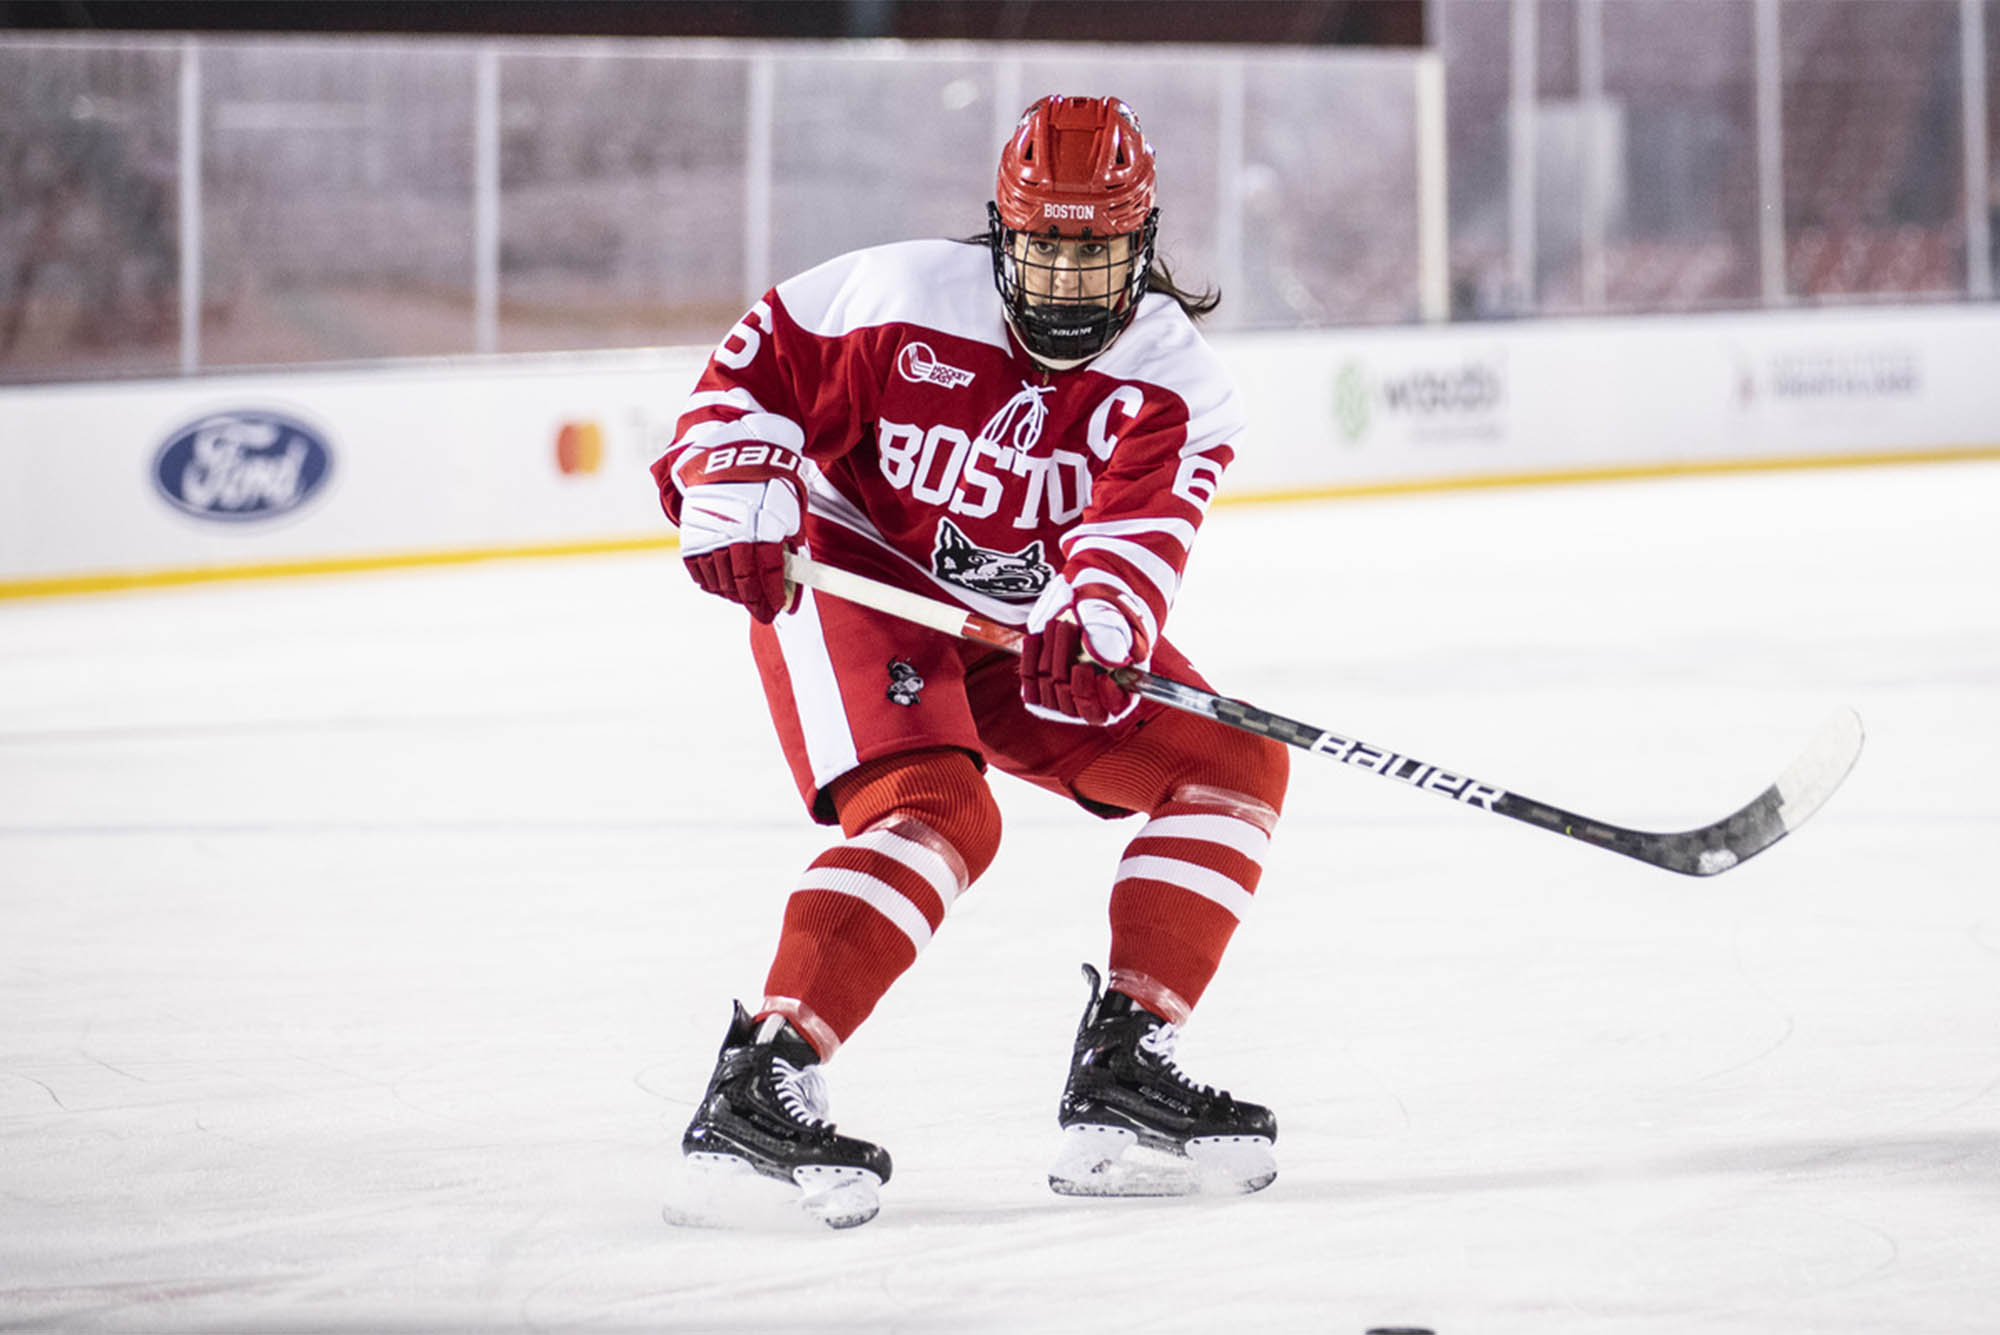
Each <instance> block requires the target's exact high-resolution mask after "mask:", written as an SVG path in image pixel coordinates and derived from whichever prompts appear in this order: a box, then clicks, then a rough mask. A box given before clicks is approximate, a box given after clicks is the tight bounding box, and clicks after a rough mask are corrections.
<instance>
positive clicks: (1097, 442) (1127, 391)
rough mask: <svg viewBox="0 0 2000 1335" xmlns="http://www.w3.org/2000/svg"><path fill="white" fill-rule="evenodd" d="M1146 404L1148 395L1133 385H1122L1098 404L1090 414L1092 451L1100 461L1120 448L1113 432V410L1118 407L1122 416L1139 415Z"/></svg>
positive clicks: (1089, 438)
mask: <svg viewBox="0 0 2000 1335" xmlns="http://www.w3.org/2000/svg"><path fill="white" fill-rule="evenodd" d="M1145 406H1146V396H1145V395H1144V394H1141V393H1140V392H1139V391H1138V390H1137V389H1136V388H1134V387H1133V386H1131V385H1120V386H1119V387H1118V388H1116V389H1114V390H1112V391H1111V393H1110V394H1108V395H1106V396H1105V399H1104V402H1102V403H1100V404H1098V405H1097V411H1096V412H1094V413H1092V414H1091V415H1090V435H1089V437H1088V440H1089V443H1090V452H1091V453H1092V454H1094V455H1096V456H1097V458H1098V460H1099V462H1102V461H1103V460H1106V459H1109V458H1110V457H1111V451H1113V450H1115V449H1117V448H1118V437H1116V436H1114V435H1112V434H1111V410H1112V409H1113V408H1116V409H1117V410H1118V415H1119V416H1120V417H1126V418H1131V417H1137V416H1138V415H1139V410H1140V409H1141V408H1143V407H1145Z"/></svg>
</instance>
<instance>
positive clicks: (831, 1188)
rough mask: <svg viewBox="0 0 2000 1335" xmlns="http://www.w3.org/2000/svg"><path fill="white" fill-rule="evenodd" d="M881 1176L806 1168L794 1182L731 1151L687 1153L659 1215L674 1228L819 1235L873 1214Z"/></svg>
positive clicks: (857, 1170)
mask: <svg viewBox="0 0 2000 1335" xmlns="http://www.w3.org/2000/svg"><path fill="white" fill-rule="evenodd" d="M880 1186H881V1180H880V1179H879V1178H877V1177H876V1176H875V1174H873V1173H871V1172H868V1171H867V1170H866V1169H861V1168H836V1167H828V1166H814V1167H804V1168H800V1169H798V1170H796V1171H795V1172H794V1173H793V1181H792V1182H789V1183H787V1182H784V1181H781V1180H779V1179H778V1178H774V1177H766V1176H764V1175H763V1174H762V1173H760V1172H758V1171H757V1170H756V1169H755V1168H753V1167H751V1165H750V1161H749V1160H747V1159H744V1158H741V1157H739V1156H737V1155H734V1154H717V1153H714V1152H709V1151H698V1152H696V1153H693V1154H689V1155H687V1156H686V1157H685V1158H684V1159H683V1160H682V1162H681V1164H680V1166H679V1167H678V1169H677V1170H676V1171H674V1172H673V1173H672V1174H671V1175H670V1176H669V1179H668V1183H667V1191H666V1200H665V1202H664V1203H663V1204H662V1206H661V1207H660V1217H661V1218H662V1219H664V1220H665V1221H666V1222H667V1223H669V1224H672V1225H673V1226H674V1227H676V1228H709V1229H726V1230H732V1231H741V1232H753V1233H817V1232H819V1231H820V1230H821V1229H822V1228H854V1227H856V1226H858V1225H861V1224H865V1223H867V1222H868V1221H869V1220H871V1219H873V1218H874V1217H875V1214H876V1211H877V1210H879V1209H880V1208H881V1207H880V1204H879V1201H878V1199H877V1189H878V1188H879V1187H880Z"/></svg>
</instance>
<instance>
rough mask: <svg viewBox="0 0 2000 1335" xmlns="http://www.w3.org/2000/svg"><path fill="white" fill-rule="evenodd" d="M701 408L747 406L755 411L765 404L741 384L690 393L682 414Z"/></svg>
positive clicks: (762, 408) (761, 410)
mask: <svg viewBox="0 0 2000 1335" xmlns="http://www.w3.org/2000/svg"><path fill="white" fill-rule="evenodd" d="M701 408H746V409H748V410H749V411H751V412H753V413H761V412H763V411H764V405H763V404H761V403H759V402H757V400H756V398H755V397H753V396H752V395H751V393H750V391H749V390H747V389H744V388H743V387H742V386H740V385H739V386H737V387H736V388H734V389H704V390H702V391H700V392H699V393H696V394H690V395H688V398H687V402H686V403H685V404H683V405H682V406H681V416H683V417H685V416H687V415H688V414H689V413H691V412H694V411H696V410H697V409H701Z"/></svg>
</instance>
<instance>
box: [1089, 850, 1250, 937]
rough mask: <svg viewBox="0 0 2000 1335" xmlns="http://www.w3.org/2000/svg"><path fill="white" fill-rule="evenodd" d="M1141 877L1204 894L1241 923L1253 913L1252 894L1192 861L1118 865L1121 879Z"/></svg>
mask: <svg viewBox="0 0 2000 1335" xmlns="http://www.w3.org/2000/svg"><path fill="white" fill-rule="evenodd" d="M1134 877H1136V878H1141V879H1144V880H1148V881H1163V882H1165V883H1166V884H1168V885H1171V886H1176V887H1178V888H1180V889H1182V890H1186V891H1188V892H1189V893H1190V894H1196V895H1200V896H1201V897H1202V898H1203V899H1206V900H1208V901H1210V902H1211V903H1214V904H1218V905H1220V906H1221V907H1222V908H1224V909H1226V910H1227V911H1228V913H1229V916H1231V917H1232V918H1235V919H1236V920H1237V921H1238V922H1241V921H1242V920H1243V919H1244V917H1245V916H1247V915H1248V914H1249V912H1250V901H1251V894H1250V892H1249V891H1248V890H1245V889H1244V888H1243V887H1242V886H1240V885H1238V884H1237V883H1236V882H1234V881H1232V880H1230V879H1229V878H1228V877H1227V876H1224V875H1223V874H1222V873H1221V872H1219V871H1210V870H1209V869H1208V868H1206V867H1198V866H1196V865H1195V864H1194V863H1192V862H1182V861H1181V860H1180V859H1179V858H1159V857H1147V856H1143V855H1142V856H1139V857H1133V858H1126V859H1125V860H1124V861H1123V862H1121V863H1119V864H1118V879H1119V880H1121V881H1123V880H1126V879H1128V878H1134Z"/></svg>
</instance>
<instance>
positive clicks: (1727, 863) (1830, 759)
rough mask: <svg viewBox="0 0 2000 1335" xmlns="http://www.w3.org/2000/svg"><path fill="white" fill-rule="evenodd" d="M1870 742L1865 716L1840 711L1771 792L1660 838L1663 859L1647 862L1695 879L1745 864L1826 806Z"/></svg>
mask: <svg viewBox="0 0 2000 1335" xmlns="http://www.w3.org/2000/svg"><path fill="white" fill-rule="evenodd" d="M1865 737H1866V733H1865V732H1864V731H1863V729H1862V726H1861V716H1860V715H1859V714H1857V713H1855V712H1854V711H1853V710H1852V709H1842V710H1839V711H1837V712H1835V713H1834V715H1833V717H1831V718H1829V719H1828V720H1827V721H1826V722H1825V723H1823V724H1821V725H1820V729H1819V731H1818V732H1817V733H1815V734H1814V735H1813V739H1812V741H1811V743H1809V744H1808V745H1807V747H1806V749H1805V750H1804V751H1802V752H1801V753H1800V754H1799V757H1798V759H1796V760H1794V761H1793V762H1792V763H1791V764H1790V765H1789V766H1788V767H1786V769H1785V772H1784V773H1783V774H1780V775H1779V776H1778V778H1777V781H1776V782H1774V783H1773V784H1772V785H1771V786H1770V787H1769V788H1766V789H1765V790H1764V791H1763V792H1762V793H1759V794H1758V795H1757V796H1756V797H1755V798H1753V799H1752V800H1751V801H1750V802H1749V803H1748V804H1747V805H1745V806H1744V807H1743V808H1742V809H1740V810H1738V811H1734V812H1731V813H1730V814H1729V815H1727V816H1724V817H1723V818H1722V819H1721V820H1719V821H1716V822H1715V823H1714V824H1712V825H1704V826H1702V827H1701V828H1700V829H1698V830H1687V831H1684V832H1682V833H1679V834H1669V835H1660V836H1658V838H1659V841H1660V846H1659V848H1658V849H1657V850H1655V852H1656V854H1657V855H1656V856H1653V857H1649V858H1647V859H1646V860H1647V861H1650V862H1657V863H1658V864H1659V865H1660V866H1662V867H1665V868H1667V869H1668V870H1670V871H1678V872H1685V873H1686V874H1688V875H1690V876H1715V875H1718V874H1720V873H1722V872H1725V871H1728V870H1729V869H1730V868H1731V867H1736V866H1740V865H1742V864H1743V863H1745V862H1747V861H1749V860H1750V859H1751V858H1753V857H1755V856H1756V855H1757V854H1759V853H1761V852H1763V851H1764V850H1765V849H1767V848H1769V847H1770V846H1771V845H1772V844H1775V843H1777V842H1778V841H1779V840H1780V839H1782V838H1784V837H1785V836H1786V835H1788V834H1790V833H1791V832H1792V831H1793V830H1796V829H1798V828H1799V826H1801V825H1803V824H1805V822H1806V821H1807V819H1808V818H1810V817H1811V816H1812V814H1813V813H1814V812H1815V811H1818V810H1819V809H1820V808H1821V807H1822V806H1824V805H1826V800H1827V799H1828V798H1830V797H1832V796H1833V794H1834V792H1835V790H1836V789H1838V788H1839V787H1840V785H1841V784H1842V783H1843V782H1844V781H1845V780H1846V778H1847V776H1848V774H1849V773H1850V772H1852V771H1853V769H1854V762H1855V761H1857V760H1859V759H1860V758H1861V746H1862V742H1863V740H1864V739H1865Z"/></svg>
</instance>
